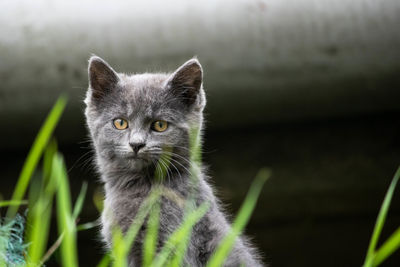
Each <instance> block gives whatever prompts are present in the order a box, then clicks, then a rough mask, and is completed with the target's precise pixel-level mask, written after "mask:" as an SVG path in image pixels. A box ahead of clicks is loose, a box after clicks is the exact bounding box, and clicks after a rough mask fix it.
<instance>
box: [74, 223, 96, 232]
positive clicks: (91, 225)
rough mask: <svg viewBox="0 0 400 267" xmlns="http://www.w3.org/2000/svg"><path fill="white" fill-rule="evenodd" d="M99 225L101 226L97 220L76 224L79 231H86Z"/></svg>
mask: <svg viewBox="0 0 400 267" xmlns="http://www.w3.org/2000/svg"><path fill="white" fill-rule="evenodd" d="M97 226H99V222H98V221H97V220H96V221H94V222H88V223H83V224H79V225H78V226H76V231H78V232H80V231H85V230H89V229H93V228H95V227H97Z"/></svg>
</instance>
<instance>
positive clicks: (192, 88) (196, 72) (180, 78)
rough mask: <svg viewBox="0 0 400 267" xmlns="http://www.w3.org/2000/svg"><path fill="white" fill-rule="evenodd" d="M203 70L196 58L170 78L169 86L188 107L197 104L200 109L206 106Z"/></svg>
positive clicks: (187, 62)
mask: <svg viewBox="0 0 400 267" xmlns="http://www.w3.org/2000/svg"><path fill="white" fill-rule="evenodd" d="M202 82H203V69H202V67H201V65H200V62H199V61H198V60H197V59H196V58H192V59H190V60H188V61H186V62H185V63H184V64H183V65H182V66H180V67H179V68H178V69H177V70H176V71H175V72H174V73H173V74H172V75H171V77H170V78H169V80H168V83H167V86H168V87H169V90H171V92H172V94H174V95H175V96H176V97H178V98H180V99H181V101H182V102H183V103H184V104H185V105H186V106H188V107H191V106H193V104H195V103H196V102H197V106H198V107H199V108H203V107H204V105H205V97H204V92H203V88H202Z"/></svg>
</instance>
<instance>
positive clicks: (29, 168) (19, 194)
mask: <svg viewBox="0 0 400 267" xmlns="http://www.w3.org/2000/svg"><path fill="white" fill-rule="evenodd" d="M66 102H67V100H66V97H64V96H61V97H60V98H59V99H58V100H57V102H56V103H55V104H54V106H53V108H52V110H51V111H50V113H49V115H48V116H47V118H46V120H45V122H44V124H43V126H42V127H41V129H40V131H39V133H38V135H37V136H36V139H35V141H34V143H33V145H32V147H31V150H30V151H29V154H28V157H27V158H26V160H25V163H24V166H23V168H22V171H21V174H20V176H19V178H18V182H17V185H16V187H15V190H14V193H13V195H12V200H14V201H20V200H22V198H23V197H24V194H25V192H26V189H27V186H28V184H29V180H30V179H31V177H32V174H33V172H34V170H35V169H36V166H37V164H38V162H39V159H40V157H41V155H42V152H43V150H44V148H45V147H46V144H47V142H48V141H49V139H50V137H51V135H52V133H53V131H54V129H55V127H56V125H57V122H58V121H59V119H60V117H61V114H62V112H63V110H64V108H65V105H66ZM18 207H19V206H18V205H13V206H10V207H9V208H8V210H7V215H6V217H8V218H13V217H14V216H15V214H16V213H17V210H18Z"/></svg>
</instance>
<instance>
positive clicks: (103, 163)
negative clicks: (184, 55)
mask: <svg viewBox="0 0 400 267" xmlns="http://www.w3.org/2000/svg"><path fill="white" fill-rule="evenodd" d="M202 76H203V72H202V67H201V65H200V63H199V62H198V61H197V59H191V60H189V61H187V62H186V63H185V64H183V65H182V66H181V67H179V68H178V69H177V70H176V71H175V72H174V73H172V74H165V73H155V74H153V73H145V74H135V75H126V74H122V73H117V72H115V71H114V70H113V69H112V68H111V67H110V66H109V65H108V64H107V63H106V62H105V61H104V60H102V59H101V58H99V57H96V56H93V57H91V58H90V60H89V89H88V91H87V95H86V99H85V103H86V111H85V115H86V119H87V125H88V128H89V131H90V134H91V137H92V141H93V146H94V149H95V153H96V164H97V166H98V170H99V172H100V174H101V179H102V181H103V182H104V183H105V201H104V206H105V208H104V211H103V214H102V235H103V237H104V239H105V242H106V244H107V245H108V247H110V246H111V242H112V237H111V235H112V234H111V232H112V229H114V227H115V225H118V226H119V227H120V229H122V231H123V232H126V231H127V229H129V226H130V225H131V223H132V221H133V219H134V217H135V214H136V213H137V211H138V209H139V207H140V205H141V204H142V203H143V201H144V200H145V199H146V197H147V196H148V194H149V192H150V191H151V190H152V188H154V187H155V186H160V183H161V184H162V188H163V191H165V193H166V194H165V195H164V194H163V196H162V198H161V201H160V203H161V212H160V226H159V237H158V238H159V240H158V244H157V249H158V251H159V249H160V248H161V247H162V246H163V244H164V242H165V241H166V239H167V238H168V236H169V235H170V234H171V233H172V232H173V231H174V230H175V229H176V228H177V227H178V226H179V225H180V223H181V221H182V218H183V216H184V207H183V206H182V205H180V203H179V201H177V199H178V200H179V199H180V200H187V199H189V198H190V196H191V193H190V192H195V194H194V195H195V201H194V203H195V205H196V206H199V205H200V204H202V203H203V202H205V201H206V202H209V203H210V208H209V210H208V211H207V213H206V215H205V216H204V217H203V218H202V219H201V220H200V221H199V222H198V223H197V224H196V225H195V227H194V228H193V232H192V236H191V239H190V241H189V246H188V248H187V251H186V254H185V258H184V263H183V265H184V266H205V265H206V263H207V261H208V260H209V258H210V256H211V255H212V254H213V252H214V251H215V249H216V247H217V246H218V244H219V242H220V241H221V240H222V238H223V237H224V236H225V235H226V234H227V233H228V232H229V230H230V225H229V223H228V222H227V220H226V219H225V216H224V214H223V212H222V211H221V209H220V207H219V204H218V200H217V199H216V198H215V196H214V194H213V191H212V189H211V187H210V185H209V184H208V183H207V177H206V176H205V175H204V172H203V171H202V170H201V167H200V166H199V165H200V164H199V163H196V162H195V161H193V160H190V148H189V147H190V144H189V143H190V136H189V135H190V133H191V131H193V130H195V131H196V130H197V134H198V137H199V138H200V134H201V128H202V124H203V109H204V106H205V104H206V99H205V93H204V90H203V87H202ZM165 148H170V150H166V149H165ZM163 153H164V154H167V155H169V156H170V161H169V165H166V164H164V166H167V167H166V168H168V170H167V178H166V179H165V180H162V181H161V182H158V181H155V179H154V176H155V172H156V168H157V167H156V166H158V165H157V164H158V161H159V160H160V157H161V156H162V155H163ZM195 169H197V170H198V175H197V180H196V181H197V182H194V180H193V179H191V175H192V174H191V172H192V170H195ZM171 195H172V196H174V197H171ZM168 196H169V197H168ZM146 225H147V224H146V223H145V224H144V226H143V227H142V229H141V230H140V232H139V234H138V238H137V241H136V242H135V243H134V244H133V247H132V250H131V252H130V254H129V259H128V261H129V266H140V265H141V261H142V254H141V251H142V243H143V239H144V236H145V232H146ZM241 264H244V265H245V266H262V263H261V261H260V259H259V257H258V255H257V253H256V252H255V250H254V248H252V247H251V246H250V245H249V243H248V242H247V241H246V240H245V239H244V238H243V237H239V238H238V239H237V240H236V242H235V245H234V247H233V250H232V252H231V253H230V255H229V257H228V258H227V259H226V261H225V264H224V266H240V265H241Z"/></svg>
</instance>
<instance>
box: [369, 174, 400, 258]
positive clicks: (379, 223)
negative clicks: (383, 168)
mask: <svg viewBox="0 0 400 267" xmlns="http://www.w3.org/2000/svg"><path fill="white" fill-rule="evenodd" d="M399 177H400V167H399V168H398V169H397V171H396V173H395V175H394V177H393V180H392V182H391V183H390V186H389V189H388V191H387V193H386V195H385V199H384V200H383V203H382V206H381V209H380V211H379V214H378V218H377V219H376V223H375V227H374V231H373V233H372V237H371V241H370V242H369V247H368V252H367V256H366V258H365V262H364V266H370V264H371V260H372V258H373V257H374V253H375V248H376V245H377V243H378V239H379V236H380V234H381V232H382V228H383V225H384V224H385V220H386V215H387V213H388V210H389V205H390V202H391V201H392V197H393V192H394V189H395V187H396V184H397V182H398V180H399Z"/></svg>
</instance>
